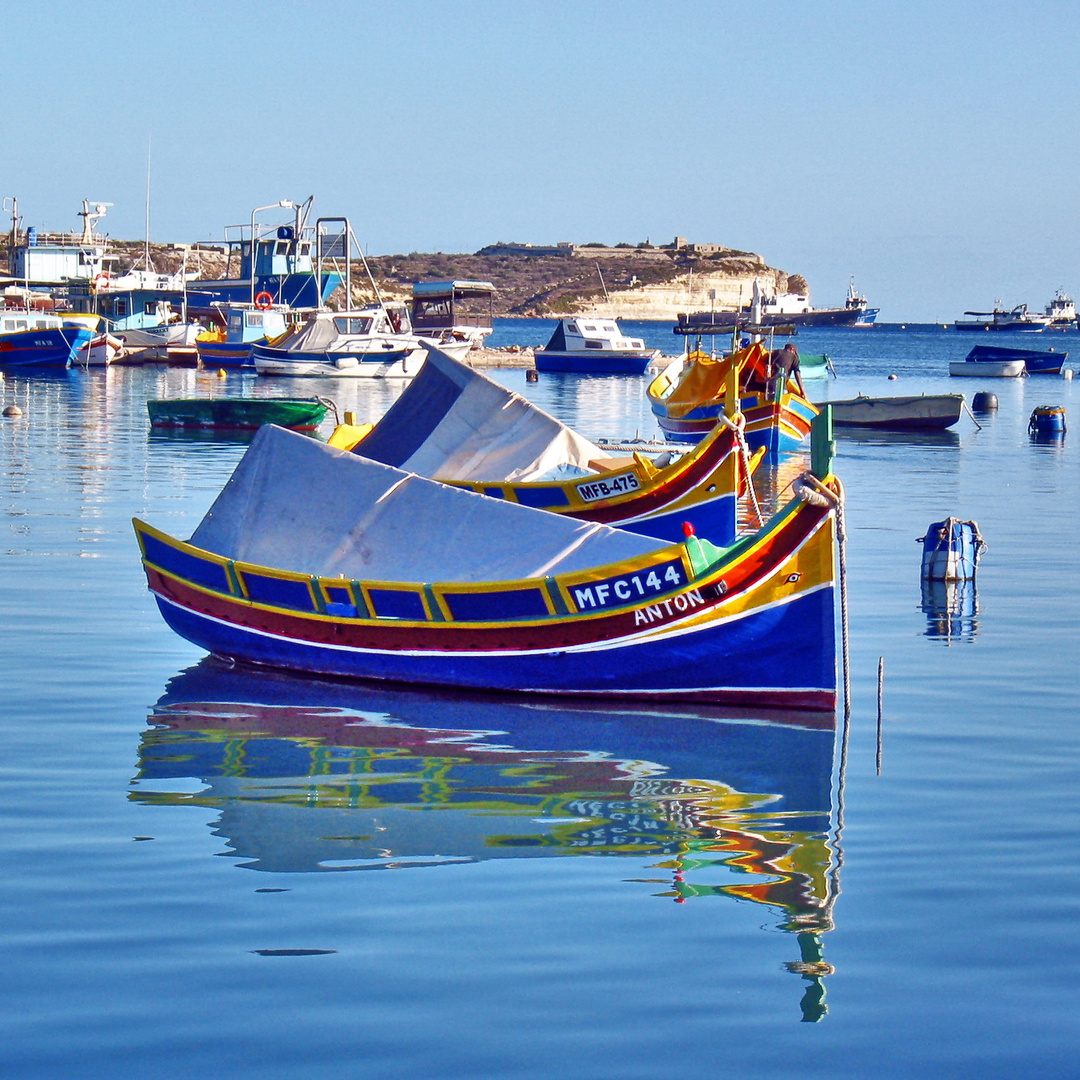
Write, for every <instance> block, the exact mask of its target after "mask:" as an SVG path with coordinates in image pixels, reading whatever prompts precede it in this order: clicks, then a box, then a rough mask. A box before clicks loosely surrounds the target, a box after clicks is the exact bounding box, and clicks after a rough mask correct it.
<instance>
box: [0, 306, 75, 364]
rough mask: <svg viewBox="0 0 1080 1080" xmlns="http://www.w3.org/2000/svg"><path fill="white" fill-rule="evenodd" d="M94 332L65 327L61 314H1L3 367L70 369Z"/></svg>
mask: <svg viewBox="0 0 1080 1080" xmlns="http://www.w3.org/2000/svg"><path fill="white" fill-rule="evenodd" d="M93 336H94V334H93V331H91V330H88V329H87V328H86V326H85V325H69V326H65V325H64V320H63V319H61V318H60V317H59V316H58V315H45V314H40V313H38V312H33V311H20V312H5V313H3V314H0V368H20V369H27V368H30V369H37V368H66V367H70V366H71V364H72V363H73V362H74V361H75V360H76V359H77V354H78V352H79V350H80V349H83V348H85V347H86V346H88V345H89V344H90V340H91V338H93Z"/></svg>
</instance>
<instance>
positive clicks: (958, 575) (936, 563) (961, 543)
mask: <svg viewBox="0 0 1080 1080" xmlns="http://www.w3.org/2000/svg"><path fill="white" fill-rule="evenodd" d="M919 540H920V541H921V542H922V546H923V555H922V576H923V580H924V581H970V580H971V579H973V578H974V577H975V568H976V567H977V566H978V565H979V556H980V555H981V554H982V552H983V549H984V548H985V547H986V544H985V543H984V542H983V538H982V536H981V535H980V533H979V526H978V523H977V522H974V521H961V520H960V519H959V518H954V517H950V518H946V519H945V520H944V521H935V522H934V523H933V524H932V525H931V526H930V528H928V529H927V530H926V535H925V536H921V537H919Z"/></svg>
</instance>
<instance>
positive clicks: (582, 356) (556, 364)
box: [533, 315, 660, 375]
mask: <svg viewBox="0 0 1080 1080" xmlns="http://www.w3.org/2000/svg"><path fill="white" fill-rule="evenodd" d="M659 356H660V350H659V349H648V348H646V347H645V342H644V341H642V339H641V338H628V337H624V336H623V332H622V331H621V330H620V329H619V324H618V323H617V322H616V321H615V320H613V319H601V318H596V317H595V316H587V315H577V316H575V317H574V318H570V319H560V320H559V321H558V324H557V325H556V327H555V331H554V333H552V335H551V339H550V340H549V341H548V343H547V345H545V346H544V348H542V349H537V350H536V353H535V356H534V358H533V360H534V363H535V364H536V370H537V371H572V372H577V373H580V374H586V375H641V374H642V373H643V372H644V371H645V369H646V368H647V367H648V366H649V364H650V363H651V362H652V361H653V360H656V359H657V358H658V357H659Z"/></svg>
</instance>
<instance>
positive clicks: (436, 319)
mask: <svg viewBox="0 0 1080 1080" xmlns="http://www.w3.org/2000/svg"><path fill="white" fill-rule="evenodd" d="M411 321H412V324H413V329H414V330H419V329H425V328H428V327H430V328H432V329H441V328H443V327H445V326H447V325H448V324H449V323H451V322H452V323H453V325H454V326H475V327H478V328H487V327H490V326H491V325H492V322H491V316H490V315H488V314H487V313H486V312H476V313H473V312H464V311H455V312H454V314H453V316H449V315H446V314H442V315H440V314H437V313H430V314H425V313H414V314H413V316H412V320H411Z"/></svg>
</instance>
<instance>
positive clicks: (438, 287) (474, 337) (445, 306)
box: [410, 281, 495, 348]
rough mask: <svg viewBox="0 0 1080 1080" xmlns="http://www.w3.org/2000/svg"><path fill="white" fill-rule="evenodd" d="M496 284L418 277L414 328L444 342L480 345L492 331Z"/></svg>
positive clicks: (414, 303) (412, 314) (413, 292)
mask: <svg viewBox="0 0 1080 1080" xmlns="http://www.w3.org/2000/svg"><path fill="white" fill-rule="evenodd" d="M494 299H495V286H494V285H492V284H491V282H490V281H418V282H417V283H416V284H415V285H413V287H412V311H411V313H410V317H411V320H412V330H413V333H415V334H422V335H423V336H424V337H430V338H436V339H437V340H439V341H441V342H443V344H444V346H445V344H449V343H453V342H456V341H468V342H469V343H470V344H471V345H473V346H476V347H477V348H479V347H480V346H481V345H483V344H484V339H485V338H486V337H487V336H488V335H489V334H490V333H491V330H492V316H493V314H494V310H493V309H494Z"/></svg>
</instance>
